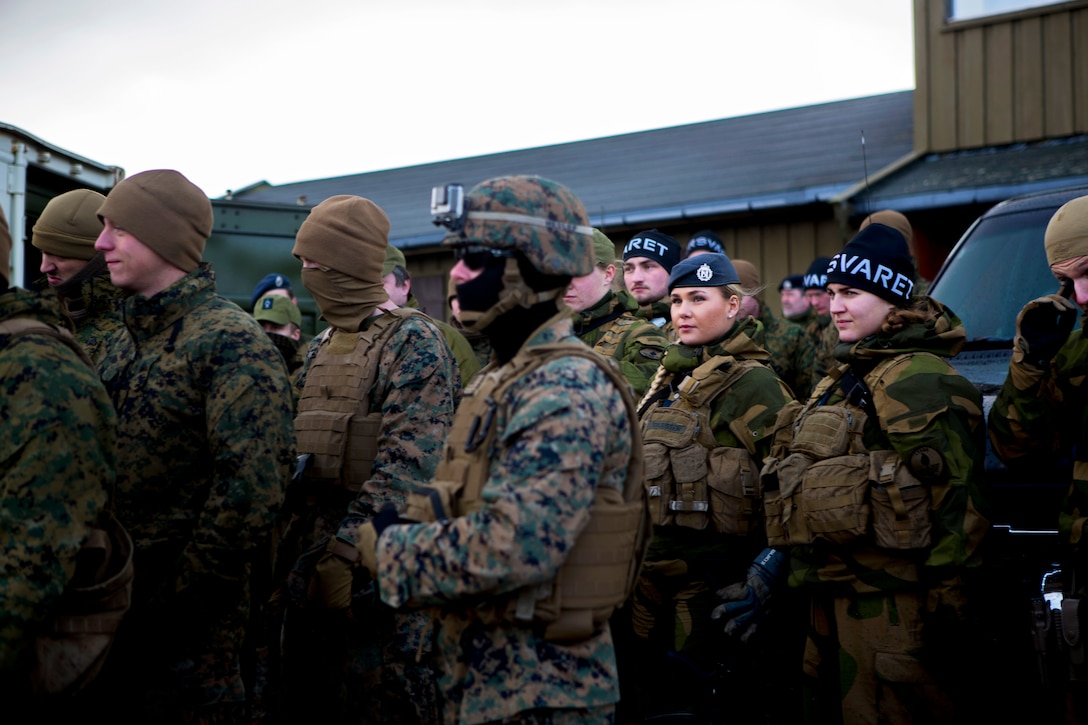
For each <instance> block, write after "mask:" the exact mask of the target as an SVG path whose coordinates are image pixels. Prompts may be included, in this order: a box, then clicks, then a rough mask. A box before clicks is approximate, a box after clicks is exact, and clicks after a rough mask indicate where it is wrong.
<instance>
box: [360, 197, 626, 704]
mask: <svg viewBox="0 0 1088 725" xmlns="http://www.w3.org/2000/svg"><path fill="white" fill-rule="evenodd" d="M458 222H461V223H463V226H461V224H459V223H458ZM450 223H451V224H452V225H453V226H455V231H454V233H453V234H451V235H450V236H449V237H447V241H446V243H447V244H449V245H452V246H453V247H454V250H455V254H457V256H458V259H459V260H460V261H459V262H458V263H457V265H455V266H454V268H453V272H452V275H453V278H454V279H455V280H456V281H457V283H458V284H457V294H458V298H459V299H460V302H461V316H462V320H463V321H464V322H465V323H466V325H468V326H469V328H470V329H481V330H483V331H484V332H485V333H486V334H487V335H488V337H489V338H491V341H492V343H493V345H494V348H495V362H494V363H493V364H492V365H491V366H489V367H488V368H486V369H485V370H483V371H482V372H481V373H480V374H479V375H478V376H477V378H476V381H475V382H474V385H473V387H472V388H471V389H470V391H467V392H468V393H472V391H474V390H475V389H477V388H480V387H481V386H495V387H494V388H493V389H495V390H502V391H505V392H502V393H500V394H498V395H497V399H495V400H490V399H488V400H487V401H481V402H483V403H486V407H487V410H486V411H483V410H482V411H481V414H480V415H479V416H478V417H476V415H475V414H474V413H471V411H469V412H468V413H467V414H468V415H471V416H473V419H471V420H462V419H461V415H462V412H463V411H466V405H468V402H467V401H468V397H467V396H466V402H465V403H462V407H461V409H459V411H458V419H457V421H456V423H455V426H454V428H455V430H461V431H466V433H465V436H463V438H466V447H465V450H464V451H461V450H460V449H458V450H456V451H454V450H452V449H450V448H447V450H446V453H445V454H444V460H445V461H447V462H448V461H451V460H456V459H458V456H460V455H462V454H465V453H468V454H470V455H471V461H472V463H470V464H469V469H468V470H467V471H463V472H462V475H464V476H465V477H466V478H465V480H464V481H462V483H464V487H463V488H457V487H455V488H453V489H452V492H453V495H454V498H453V500H452V501H451V506H452V508H453V511H454V512H455V513H456V512H459V511H463V512H465V513H463V515H455V516H452V517H448V518H441V519H439V520H437V521H434V522H432V523H424V524H418V525H390V526H388V527H386V528H384V529H383V530H380V531H379V530H378V529H377V528H376V527H371V528H370V532H369V535H368V536H366V537H364V536H363V534H362V532H363V530H364V529H365V528H366V527H364V529H360V537H359V540H358V546H359V547H360V549H361V551H362V555H363V558H364V560H368V559H369V561H368V567H373V568H374V571H375V572H376V575H377V579H378V584H379V590H380V593H381V597H382V600H383V601H385V602H386V603H387V604H389V605H391V606H395V607H420V606H437V607H439V608H440V610H439V611H440V616H439V618H438V619H437V621H436V640H435V641H436V650H437V651H438V653H439V656H440V658H441V663H442V666H441V669H440V672H439V682H440V685H441V689H442V693H443V695H444V697H445V703H444V704H445V707H444V721H445V722H448V723H465V724H472V723H490V722H540V723H543V722H554V723H567V722H569V723H576V722H578V723H584V722H585V723H588V722H594V723H596V722H601V723H603V722H611V717H612V713H613V710H614V704H615V702H616V701H617V699H618V697H619V692H618V686H617V680H616V669H615V668H616V665H615V657H614V653H613V647H612V640H611V636H610V634H609V630H608V626H607V623H604V622H602V623H600V624H596V625H593V626H592V627H591V628H589V629H588V630H587V632H586V633H584V634H581V635H579V636H578V637H577V638H575V639H573V640H571V641H554V640H553V639H551V638H549V637H547V636H546V634H545V633H546V630H545V628H544V627H543V626H540V625H538V624H536V623H534V622H533V618H534V617H533V609H532V608H529V610H528V611H527V612H526V615H527V617H526V621H524V622H520V621H518V619H517V617H516V616H514V617H510V616H508V615H503V614H502V612H505V611H506V610H505V607H504V606H503V605H504V604H505V603H507V602H509V601H510V600H511V596H510V595H512V594H515V593H516V592H533V591H535V588H536V585H540V584H544V583H547V582H550V581H552V580H553V579H554V578H555V577H556V574H557V572H558V571H559V569H560V567H561V565H562V564H563V563H564V559H565V558H566V556H567V554H568V553H569V552H570V550H571V548H572V547H573V546H574V544H575V542H576V541H577V540H578V538H579V534H580V532H581V531H582V530H583V529H584V528H585V527H586V526H587V524H588V523H589V519H590V507H591V505H593V503H594V500H595V496H596V495H597V494H598V493H599V490H600V489H602V488H605V489H617V490H619V489H622V487H623V484H624V480H625V478H626V472H627V468H628V465H629V461H630V457H631V451H632V439H631V435H632V431H631V423H630V420H629V417H628V414H627V411H626V410H625V408H624V403H623V397H622V394H621V392H620V390H619V389H618V388H617V387H616V385H615V383H613V382H612V379H611V377H610V376H609V375H608V374H607V373H605V372H604V370H602V368H601V363H599V362H595V361H593V360H591V359H589V358H586V357H582V356H578V355H565V356H561V357H558V358H556V359H554V360H550V361H547V362H544V363H543V364H542V365H540V366H537V367H532V368H531V372H529V373H527V374H524V375H521V374H519V370H523V369H525V368H523V367H521V365H522V363H521V362H520V361H523V360H532V359H533V358H534V356H535V355H537V354H540V355H545V354H548V349H549V347H548V346H549V345H551V344H552V343H555V342H564V343H571V342H573V343H574V344H575V345H577V346H578V347H581V343H578V342H577V340H576V338H574V336H573V334H572V330H571V323H570V319H569V317H568V313H566V312H564V311H561V308H560V305H559V303H558V302H557V300H558V298H559V297H560V296H561V295H562V293H563V290H564V289H565V288H566V286H567V284H568V282H569V281H570V278H571V277H573V276H579V275H583V274H585V273H586V272H588V271H589V270H590V268H591V267H592V255H591V252H590V236H591V230H590V228H589V227H588V225H587V222H586V214H585V211H584V208H583V207H582V205H581V203H580V202H578V200H577V199H576V198H575V197H574V196H573V194H571V193H570V192H569V191H568V190H567V189H566V188H564V187H562V186H560V185H559V184H556V183H555V182H552V181H549V180H546V179H541V178H539V177H503V178H499V179H493V180H490V181H487V182H484V183H482V184H480V185H479V186H477V187H476V188H475V189H473V190H472V191H471V192H469V194H468V195H467V196H466V197H465V204H464V216H463V217H461V218H459V219H455V220H452V221H451V222H450ZM582 349H584V348H582ZM601 362H603V361H601ZM474 421H475V422H474ZM473 441H475V442H476V445H477V446H480V445H483V444H484V442H487V444H486V450H485V449H484V448H472V449H471V450H470V448H469V447H467V446H468V445H470V444H471V443H472V442H473ZM488 441H489V442H488ZM459 468H460V467H459V466H456V465H454V466H452V467H451V470H457V469H459ZM476 475H479V476H481V477H482V478H483V480H482V481H479V480H476V478H474V477H475V476H476ZM470 477H471V478H472V479H473V480H472V481H469V480H468V478H470ZM477 484H479V485H480V486H481V488H480V489H479V498H478V499H476V498H475V497H473V499H471V500H465V501H461V500H460V499H459V498H458V497H457V494H458V492H459V491H464V490H468V489H469V488H472V490H475V486H476V485H477ZM515 596H516V595H515ZM532 601H533V600H532V598H530V599H529V600H528V602H529V603H532ZM497 613H498V614H497Z"/></svg>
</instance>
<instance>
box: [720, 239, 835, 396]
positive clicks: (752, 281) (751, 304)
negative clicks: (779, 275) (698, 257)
mask: <svg viewBox="0 0 1088 725" xmlns="http://www.w3.org/2000/svg"><path fill="white" fill-rule="evenodd" d="M733 266H734V267H736V268H737V274H739V275H740V284H741V287H743V288H745V289H750V290H759V291H758V292H757V293H754V294H750V295H747V296H745V297H744V299H742V300H741V313H742V314H749V315H751V316H752V317H754V318H756V319H757V320H759V321H760V322H761V323H763V346H764V347H765V348H766V349H767V352H769V353H770V354H771V360H770V364H771V367H773V368H774V370H775V372H776V373H778V377H780V378H781V379H782V382H784V383H785V384H786V385H788V386H789V388H790V390H792V391H793V396H794V397H795V398H797V399H798V400H806V399H807V398H808V394H809V393H810V392H812V383H813V380H812V368H813V365H814V358H815V356H816V349H815V348H814V347H813V346H812V340H810V339H809V337H808V335H806V334H805V331H804V330H803V329H801V326H800V325H795V324H794V323H792V322H787V321H785V320H782V319H780V318H778V317H776V316H775V314H774V312H772V311H771V308H770V307H768V306H767V305H765V304H763V287H762V285H761V284H760V282H759V272H758V271H757V270H756V268H755V265H753V264H752V263H751V262H749V261H747V260H744V259H734V260H733Z"/></svg>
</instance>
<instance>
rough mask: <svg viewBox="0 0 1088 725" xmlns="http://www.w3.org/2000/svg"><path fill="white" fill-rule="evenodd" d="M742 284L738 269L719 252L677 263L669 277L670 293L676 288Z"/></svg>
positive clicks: (700, 255)
mask: <svg viewBox="0 0 1088 725" xmlns="http://www.w3.org/2000/svg"><path fill="white" fill-rule="evenodd" d="M727 284H740V275H739V274H737V268H736V267H734V266H733V263H732V262H730V261H729V257H727V256H725V255H724V254H718V253H717V252H710V253H709V254H699V255H697V256H694V257H688V258H687V259H685V260H683V261H680V262H677V263H676V266H675V267H673V268H672V274H670V275H669V291H670V292H671V291H672V290H673V288H675V287H724V286H725V285H727Z"/></svg>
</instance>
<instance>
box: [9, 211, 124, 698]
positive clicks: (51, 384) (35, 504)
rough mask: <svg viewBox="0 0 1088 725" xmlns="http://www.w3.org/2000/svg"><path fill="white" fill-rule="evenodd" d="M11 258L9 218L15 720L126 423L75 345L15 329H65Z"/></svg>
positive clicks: (47, 298)
mask: <svg viewBox="0 0 1088 725" xmlns="http://www.w3.org/2000/svg"><path fill="white" fill-rule="evenodd" d="M10 250H11V238H10V236H9V233H8V228H7V222H6V221H5V219H4V217H3V214H2V213H0V260H2V262H0V264H2V265H3V266H2V267H0V601H3V603H4V604H3V607H2V608H0V610H2V611H0V695H2V696H3V697H4V701H5V703H7V705H6V706H7V707H9V708H13V709H12V712H13V713H15V712H19V711H20V710H19V708H20V703H22V702H24V698H26V696H27V693H28V689H29V686H30V681H29V677H28V673H29V670H30V667H29V665H30V656H31V654H32V649H33V641H34V636H35V635H36V634H38V632H39V625H40V624H41V623H42V620H43V619H44V618H45V617H46V616H47V615H48V614H49V612H50V609H51V608H52V606H53V605H54V604H55V603H56V602H57V600H58V598H59V597H60V595H61V593H62V592H63V591H64V588H65V585H66V584H67V583H68V581H69V580H70V578H71V577H72V575H73V573H74V572H75V569H76V554H77V553H78V552H79V549H80V547H81V546H82V545H83V543H84V541H85V540H86V538H87V536H88V534H89V533H90V530H91V528H92V527H94V526H96V525H97V523H98V516H99V512H100V511H101V510H102V509H103V507H104V506H105V504H106V500H107V495H108V491H109V489H110V488H111V487H112V485H113V481H114V468H115V463H116V460H115V454H116V424H117V419H116V416H115V415H114V411H113V406H112V405H111V404H110V401H109V396H108V395H107V394H106V391H105V388H103V386H102V383H101V382H100V381H99V380H98V378H97V376H96V375H95V373H94V371H93V370H92V369H91V368H90V367H89V366H88V365H87V364H86V363H85V362H84V361H83V360H82V359H80V358H79V357H78V356H77V354H76V353H75V352H74V351H73V350H72V349H70V348H69V346H68V345H67V344H65V343H64V342H62V341H61V340H58V339H56V338H55V337H54V336H52V335H49V334H43V333H42V332H40V331H37V332H35V331H33V330H31V331H27V332H15V331H14V330H13V329H9V327H8V326H9V325H12V324H19V323H25V322H27V321H31V322H33V323H36V324H38V325H49V326H52V327H54V328H57V327H59V326H60V325H61V318H60V310H59V307H58V303H57V300H56V299H55V298H54V297H53V295H52V294H51V293H41V294H38V293H34V292H29V291H27V290H24V289H20V288H17V287H11V288H9V287H8V284H7V269H8V268H7V260H8V255H9V253H10ZM73 344H74V343H73ZM24 712H26V711H25V710H24Z"/></svg>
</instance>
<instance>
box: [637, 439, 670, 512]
mask: <svg viewBox="0 0 1088 725" xmlns="http://www.w3.org/2000/svg"><path fill="white" fill-rule="evenodd" d="M642 451H643V454H644V455H645V457H646V463H645V466H646V490H647V491H648V492H649V497H650V520H651V521H653V524H654V526H664V525H665V523H666V519H667V518H668V516H669V501H671V500H672V495H673V487H672V470H671V469H670V468H669V449H668V448H667V447H665V446H664V445H663V444H661V443H646V444H645V445H644V446H643V448H642Z"/></svg>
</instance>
